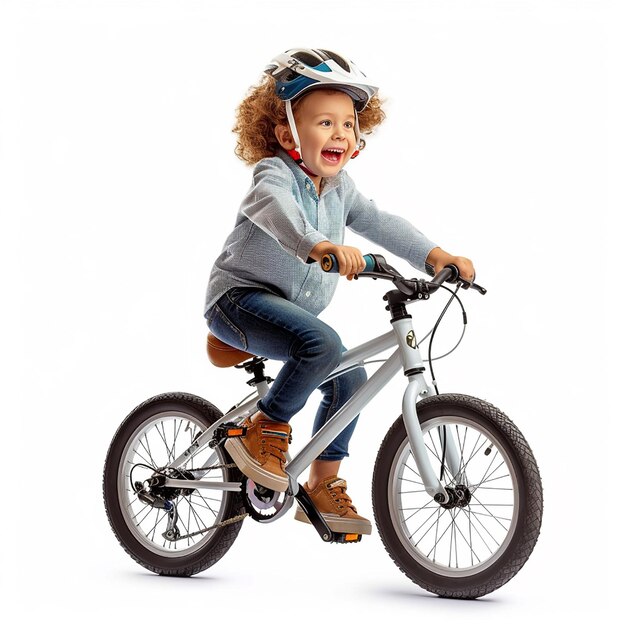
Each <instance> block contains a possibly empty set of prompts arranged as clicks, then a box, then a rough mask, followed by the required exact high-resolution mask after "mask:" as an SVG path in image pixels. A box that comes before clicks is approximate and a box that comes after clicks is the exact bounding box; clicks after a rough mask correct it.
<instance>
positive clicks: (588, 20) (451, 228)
mask: <svg viewBox="0 0 626 626" xmlns="http://www.w3.org/2000/svg"><path fill="white" fill-rule="evenodd" d="M618 4H619V3H617V2H615V3H611V2H591V1H588V2H582V1H571V2H566V1H551V0H544V1H528V2H524V1H522V0H519V1H509V0H502V1H499V2H497V1H495V0H493V1H488V0H479V1H473V2H472V1H463V2H419V1H415V0H414V1H412V2H401V1H391V0H386V1H385V2H384V3H383V2H382V1H380V0H376V1H368V0H361V1H360V2H352V1H345V2H326V1H322V0H317V1H316V2H310V3H302V2H291V1H290V2H279V1H277V0H272V1H270V0H259V1H258V2H251V1H245V2H244V1H231V2H228V3H226V2H224V3H216V2H208V1H207V2H199V1H197V2H187V1H179V2H149V1H147V0H146V1H143V2H139V1H136V2H122V1H116V2H113V1H112V2H104V1H100V2H98V1H95V0H84V1H78V0H76V1H74V2H70V1H67V2H27V1H23V2H7V1H2V2H0V90H1V91H2V96H1V97H0V207H1V209H2V229H1V233H2V255H3V256H2V279H3V281H2V282H3V285H4V289H3V294H2V297H3V307H2V312H3V324H2V332H3V337H2V346H3V349H2V357H3V362H4V366H5V367H4V375H3V381H4V385H3V387H4V389H3V396H4V400H5V402H4V410H3V411H2V435H1V437H2V442H3V443H6V444H7V445H5V446H3V453H4V457H5V463H4V464H3V465H4V475H5V476H6V477H7V478H8V479H9V480H7V481H6V482H5V485H6V487H5V489H3V498H2V501H3V507H2V512H1V514H0V517H1V518H2V527H3V530H2V549H1V551H0V553H1V554H2V557H1V559H2V565H1V567H0V577H1V589H2V591H1V592H0V593H2V594H3V595H5V594H6V597H7V598H8V599H9V604H10V605H11V604H14V605H15V606H16V607H18V609H19V610H20V612H21V613H20V614H21V616H22V617H21V618H20V619H21V621H22V622H23V623H32V622H33V621H34V620H35V619H36V618H41V619H47V618H50V617H51V618H52V620H53V623H59V622H61V621H63V622H64V623H82V620H83V619H85V618H88V617H95V616H98V617H101V618H102V619H107V620H108V619H111V618H115V619H119V620H120V623H140V622H139V620H141V619H145V620H150V621H152V620H154V619H166V620H168V621H173V622H174V623H176V622H177V621H178V620H179V619H184V620H189V619H193V620H197V621H199V622H201V623H211V622H212V623H215V622H216V620H217V619H218V612H220V615H222V616H224V615H226V617H222V618H221V619H236V618H235V616H237V617H238V618H242V619H246V618H248V619H254V620H257V621H259V620H262V621H263V622H267V623H269V621H270V620H272V621H274V620H280V621H282V620H285V621H287V620H289V621H292V620H299V621H300V620H303V621H304V622H305V623H312V622H313V621H314V620H320V621H321V620H324V621H325V622H328V621H331V620H332V621H338V622H339V621H341V622H343V621H344V620H345V619H346V618H348V619H350V620H351V621H352V620H354V621H355V622H363V621H364V620H366V619H368V618H371V619H372V620H380V619H386V620H389V619H390V618H391V619H394V620H395V619H398V620H399V621H400V622H404V623H408V622H407V620H409V619H411V620H419V622H420V623H425V622H426V621H427V620H429V619H431V618H435V619H437V618H444V619H445V618H447V617H459V618H462V619H463V621H464V622H465V623H469V624H474V623H476V624H478V623H480V624H487V623H496V622H500V621H504V620H505V621H506V622H507V623H511V624H518V623H519V624H521V623H527V621H528V620H529V619H536V618H538V617H540V616H546V617H557V616H558V617H563V618H570V619H572V620H573V619H574V618H575V617H580V618H583V619H589V618H596V619H597V618H598V617H600V618H602V616H606V615H608V614H609V612H610V611H611V610H612V609H613V608H615V606H616V605H617V600H616V596H614V595H611V594H610V593H608V592H609V591H610V590H611V589H613V586H614V585H616V582H617V581H616V579H615V578H614V577H613V574H612V573H611V570H612V565H613V563H619V562H620V556H619V552H620V551H623V549H622V546H621V543H622V542H623V538H622V535H621V533H620V532H619V531H618V529H617V523H616V522H614V521H613V520H614V519H615V515H614V512H615V505H616V503H617V502H618V501H619V492H620V490H621V483H622V478H621V474H618V473H617V465H616V464H617V462H618V459H619V453H618V452H617V450H618V449H617V447H616V446H615V447H614V444H617V442H619V440H620V438H621V436H622V435H623V427H622V426H621V423H620V422H621V420H622V419H623V409H622V408H621V406H620V405H619V404H617V402H616V401H615V402H614V401H613V399H612V396H614V397H615V398H617V393H615V392H618V391H619V385H620V384H621V381H620V380H619V376H618V375H613V376H612V375H611V371H612V372H614V374H615V372H616V370H610V369H609V365H608V362H609V360H610V358H611V356H612V355H613V354H614V353H615V352H616V350H617V348H616V345H615V340H616V336H617V334H618V328H619V327H618V326H615V325H614V324H615V322H616V321H617V319H618V315H619V312H618V313H615V314H614V315H610V314H609V313H608V311H609V309H614V310H617V309H616V306H617V304H618V303H619V302H620V300H621V295H620V292H619V285H620V280H619V277H620V273H621V267H620V266H619V264H612V263H611V256H610V255H611V251H612V250H613V249H614V246H615V245H616V244H617V242H618V241H619V233H618V231H617V227H616V224H611V219H610V216H611V215H614V214H615V212H616V210H617V209H618V208H623V202H621V201H620V198H618V194H619V192H620V189H619V185H620V182H621V183H623V171H624V158H623V154H624V148H623V143H621V139H623V138H624V122H623V110H625V104H626V103H625V102H624V92H623V81H624V69H623V61H624V48H623V46H622V45H621V43H620V42H618V38H623V32H624V21H623V19H622V18H623V15H622V14H621V12H620V11H619V10H618V9H619V7H618ZM383 5H384V6H383ZM297 46H309V47H322V48H323V47H327V48H329V49H334V50H338V51H340V52H344V53H345V54H347V55H348V56H350V57H351V58H352V59H353V60H355V61H356V62H357V64H358V65H359V66H360V67H361V68H362V69H363V70H364V71H365V72H366V73H367V74H368V75H369V76H370V77H371V78H372V79H375V80H376V81H377V83H378V84H379V85H380V88H381V91H380V93H381V95H382V96H383V97H385V98H386V99H387V105H386V110H387V112H388V119H387V121H386V122H385V123H384V125H383V126H382V127H381V128H380V130H379V131H378V132H377V133H376V134H375V135H374V136H372V137H371V138H370V140H369V142H368V147H367V149H366V150H365V151H364V152H363V154H362V156H360V157H359V158H358V159H357V160H356V161H353V162H351V163H350V164H349V166H348V167H349V172H350V174H351V175H352V177H353V178H354V179H355V181H356V183H357V185H358V186H359V188H360V189H361V190H362V191H363V193H365V194H366V195H369V196H370V197H372V198H375V199H376V201H377V203H378V205H379V206H380V207H381V208H382V209H385V210H388V211H392V212H395V213H398V214H400V215H403V216H405V217H407V218H408V219H410V220H411V221H412V222H413V223H415V224H416V225H417V226H418V227H419V228H420V229H422V230H423V231H424V232H425V233H427V234H428V235H429V236H430V237H431V238H432V239H434V240H435V241H437V242H439V243H440V244H441V245H442V247H444V248H445V249H447V250H449V251H451V252H453V253H456V254H462V255H465V256H468V257H470V258H472V259H473V261H474V263H475V266H476V268H477V273H478V282H480V283H481V284H484V285H485V286H486V287H487V288H488V289H489V294H488V295H487V296H486V297H484V298H482V297H480V296H478V294H475V293H469V294H466V296H465V298H464V301H465V304H466V307H467V309H468V315H469V321H470V324H469V327H468V331H467V334H466V340H465V341H464V343H463V344H462V345H461V348H460V349H459V350H458V351H457V352H456V353H455V354H454V355H453V357H450V358H449V359H447V360H446V361H442V362H440V364H439V365H438V366H437V369H436V372H437V377H438V379H439V382H440V388H441V390H442V391H459V392H464V393H471V394H474V395H477V396H479V397H481V398H486V399H488V400H490V401H491V402H493V403H494V404H496V405H497V406H500V407H501V408H502V409H503V410H504V411H505V412H506V413H507V414H509V415H510V417H512V419H513V420H514V421H515V422H516V424H517V425H518V426H519V427H520V428H521V430H522V431H523V432H524V433H525V435H526V437H527V439H528V441H529V442H530V444H531V446H532V448H533V450H534V453H535V456H536V458H537V459H538V462H539V465H540V468H541V471H542V477H543V481H544V489H545V517H544V525H543V530H542V535H541V537H540V540H539V543H538V545H537V547H536V549H535V552H534V553H533V555H532V557H531V559H530V560H529V562H528V563H527V565H526V566H525V567H524V569H523V570H522V571H521V572H520V574H519V575H518V576H517V577H516V578H514V579H513V580H512V581H511V582H510V583H509V584H508V585H506V586H505V587H504V588H502V589H501V590H499V591H497V592H495V593H493V594H491V595H490V596H488V597H486V598H485V599H483V600H481V601H478V602H453V601H446V600H441V599H437V598H435V597H433V596H431V595H430V594H428V593H426V592H424V591H422V590H420V589H419V588H418V587H416V586H414V585H413V584H412V583H411V582H410V581H409V580H408V579H407V578H405V577H404V575H403V574H402V573H401V572H400V571H399V570H397V569H396V567H395V565H394V564H393V563H392V562H391V560H390V559H389V558H388V556H387V555H386V553H385V551H384V548H383V547H382V544H381V542H380V540H379V538H378V535H377V534H374V535H372V536H371V537H369V538H365V540H364V541H363V542H362V543H360V544H359V545H358V546H350V547H348V546H328V545H324V544H323V543H322V542H321V540H320V539H319V538H318V537H317V536H316V534H315V533H314V532H313V531H312V529H311V527H309V526H305V525H303V524H298V523H296V522H294V521H293V520H292V519H291V518H290V516H289V518H285V519H283V520H280V521H279V522H277V523H276V524H272V525H269V526H260V525H257V524H254V523H253V522H252V521H247V522H246V523H245V524H244V527H243V529H242V532H241V534H240V536H239V539H238V540H237V542H236V543H235V544H234V546H233V547H232V549H231V550H230V551H229V552H228V553H227V555H226V556H225V557H224V558H223V559H222V560H221V561H220V562H219V563H218V564H216V565H215V566H214V567H213V568H211V569H210V570H207V571H206V572H204V573H203V574H201V575H198V576H196V577H194V578H193V579H185V580H176V579H166V578H160V577H157V576H154V575H152V574H150V573H148V572H147V571H144V570H143V569H142V568H140V567H139V566H138V565H137V564H135V563H134V561H132V560H131V559H130V558H129V557H128V556H127V555H126V554H125V553H124V552H123V550H122V549H121V548H120V547H119V545H118V544H117V542H116V540H115V538H114V536H113V534H112V532H111V531H110V529H109V526H108V523H107V520H106V516H105V512H104V508H103V505H102V497H101V472H102V466H103V463H104V457H105V454H106V451H107V447H108V444H109V441H110V439H111V437H112V436H113V434H114V432H115V430H116V428H117V425H118V424H119V422H120V421H121V420H122V419H123V417H124V416H125V415H126V414H127V413H128V412H129V411H130V410H131V409H132V408H133V407H134V406H135V405H137V404H138V403H140V402H141V401H142V400H143V399H144V398H146V397H149V396H151V395H155V394H157V393H160V392H164V391H172V390H181V391H188V392H192V393H196V394H198V395H201V396H203V397H206V398H208V399H209V400H211V401H212V402H213V403H215V404H216V405H217V406H218V407H220V408H221V409H222V410H225V409H226V408H228V407H229V406H230V405H231V404H232V403H233V401H234V400H235V399H237V398H238V397H240V396H241V395H243V393H245V392H246V389H247V388H246V387H245V385H244V384H243V379H244V377H243V376H242V375H241V374H240V373H238V372H235V371H231V370H229V371H218V370H216V369H215V368H212V367H211V366H210V365H209V363H208V361H207V360H206V356H205V353H204V341H205V334H206V327H205V325H204V320H203V317H202V313H203V301H204V290H205V286H206V281H207V278H208V274H209V270H210V267H211V264H212V262H213V259H214V258H215V257H216V255H217V254H218V252H219V251H220V250H221V244H222V242H223V240H224V238H225V237H226V235H227V234H228V232H229V229H230V228H231V226H232V224H233V220H234V217H235V213H236V210H237V207H238V205H239V202H240V200H241V198H242V196H243V194H244V193H245V191H246V189H247V187H248V184H249V178H250V170H249V168H247V167H246V166H245V165H244V164H243V163H241V162H240V161H239V160H238V159H237V158H236V157H235V155H234V153H233V149H234V141H235V137H234V135H233V134H232V133H231V132H230V129H231V127H232V124H233V119H234V109H235V107H236V106H237V104H238V103H239V101H240V100H241V98H242V97H243V96H244V94H245V92H246V89H247V88H248V86H250V85H252V84H253V83H255V82H256V81H257V79H258V78H260V76H261V71H262V69H263V67H264V65H265V64H266V62H267V61H269V60H270V59H271V58H272V57H273V56H274V55H275V54H276V53H278V52H281V51H283V50H286V49H288V48H291V47H297ZM618 177H621V179H622V180H621V181H620V180H619V179H618ZM613 235H615V238H613V237H612V236H613ZM349 241H351V242H352V243H353V244H354V245H359V246H361V248H362V249H363V251H364V252H370V251H371V252H380V251H379V250H376V249H372V247H371V245H370V244H368V243H367V242H364V241H362V240H358V239H357V238H356V237H351V238H350V239H349ZM616 256H617V255H616ZM389 258H391V259H392V260H393V261H394V264H395V263H396V261H397V266H398V267H399V268H400V269H402V270H403V271H407V272H408V273H412V272H413V271H412V270H411V268H410V266H408V265H407V264H406V263H404V262H402V261H398V260H397V259H393V258H392V257H389ZM616 279H617V280H616ZM384 287H385V285H381V284H380V283H373V282H369V281H365V280H362V281H357V282H353V283H347V282H342V284H341V285H340V289H339V290H338V293H337V296H336V298H335V300H334V301H333V303H332V305H331V306H330V308H329V309H327V310H326V311H325V312H324V313H323V319H325V320H327V321H329V322H330V323H331V324H332V325H333V326H334V327H335V328H336V329H337V330H338V331H339V333H340V334H341V335H342V337H343V339H344V342H345V343H346V344H347V345H354V344H355V343H357V342H359V341H361V340H363V339H365V338H369V337H371V336H373V335H375V334H380V333H382V332H385V331H386V330H387V328H388V325H387V324H388V322H387V318H386V314H385V312H384V310H383V309H382V306H381V304H382V303H381V300H380V297H381V296H382V294H383V293H384ZM441 302H442V300H439V301H438V302H431V303H429V305H428V307H424V309H423V312H422V315H423V316H424V317H420V318H419V320H418V317H419V315H420V313H419V312H418V311H416V310H414V313H415V314H416V316H417V317H416V322H417V325H418V328H424V329H427V328H428V322H429V321H430V320H432V319H433V318H434V316H435V315H436V313H437V304H438V303H441ZM450 319H451V321H450V322H448V323H447V324H446V326H445V330H443V331H442V335H441V337H442V338H441V344H440V346H441V348H442V349H443V348H445V347H446V346H447V345H449V344H450V343H451V342H452V341H454V339H455V337H456V336H457V335H456V334H457V333H458V331H459V327H458V319H459V316H458V313H457V312H456V311H453V312H452V314H451V316H450ZM275 371H276V368H274V369H273V372H272V373H275ZM401 390H402V380H397V381H394V383H393V384H392V385H391V386H390V387H389V388H388V389H386V390H385V392H384V393H383V394H382V395H381V396H380V397H379V398H377V399H376V400H375V401H374V402H373V403H372V404H371V405H370V406H369V407H368V409H367V410H366V411H365V412H364V413H363V415H362V417H361V422H360V424H359V427H358V429H357V432H356V434H355V436H354V438H353V443H352V447H351V457H350V458H349V459H348V460H347V461H346V462H345V463H344V466H343V467H342V474H343V476H344V477H345V478H347V480H348V481H349V485H350V493H351V495H352V496H353V499H354V501H355V503H356V504H357V506H358V507H359V512H360V513H362V514H365V515H368V516H371V500H370V485H371V469H372V466H373V461H374V458H375V455H376V452H377V448H378V445H379V443H380V441H381V440H382V438H383V436H384V433H385V432H386V430H387V428H388V427H389V425H390V424H391V422H392V421H393V420H394V419H395V418H396V417H397V415H398V414H399V412H400V395H399V394H400V393H401ZM313 410H314V403H313V402H312V403H310V404H309V405H308V406H307V408H306V409H305V410H304V411H303V414H302V415H299V416H297V417H296V418H295V419H294V421H293V422H292V424H293V425H294V426H295V429H296V431H295V439H294V449H297V448H298V447H299V445H301V444H302V443H304V441H305V440H306V435H307V433H308V431H309V429H310V425H311V422H312V412H313ZM7 448H9V449H8V450H7ZM7 453H8V457H7ZM4 607H6V604H4ZM346 614H347V615H346ZM228 615H230V616H231V617H228ZM603 621H604V620H603ZM368 623H370V622H369V620H368Z"/></svg>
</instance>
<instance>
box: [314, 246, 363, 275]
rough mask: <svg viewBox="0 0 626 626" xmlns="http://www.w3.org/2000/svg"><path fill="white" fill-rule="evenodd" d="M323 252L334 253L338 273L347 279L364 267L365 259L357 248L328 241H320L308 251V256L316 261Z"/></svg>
mask: <svg viewBox="0 0 626 626" xmlns="http://www.w3.org/2000/svg"><path fill="white" fill-rule="evenodd" d="M325 254H334V255H335V258H336V259H337V262H338V263H339V274H341V276H347V277H348V280H352V279H353V278H354V275H355V274H358V273H359V272H362V271H363V270H364V269H365V259H364V258H363V255H362V254H361V251H360V250H359V249H358V248H353V247H352V246H339V245H336V244H334V243H331V242H330V241H322V242H320V243H318V244H317V245H316V246H315V247H314V248H313V250H311V252H309V256H310V257H311V258H312V259H313V260H315V261H317V262H318V263H319V262H320V261H321V260H322V257H323V256H324V255H325Z"/></svg>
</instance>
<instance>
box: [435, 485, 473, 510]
mask: <svg viewBox="0 0 626 626" xmlns="http://www.w3.org/2000/svg"><path fill="white" fill-rule="evenodd" d="M446 492H447V493H448V498H449V499H448V501H447V502H445V503H442V504H441V507H442V508H444V509H455V508H459V509H462V508H465V507H466V506H468V505H469V503H470V502H471V500H472V494H471V492H470V490H469V489H468V488H467V487H466V486H465V485H456V487H446Z"/></svg>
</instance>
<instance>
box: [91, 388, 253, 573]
mask: <svg viewBox="0 0 626 626" xmlns="http://www.w3.org/2000/svg"><path fill="white" fill-rule="evenodd" d="M220 417H222V413H221V412H220V411H219V410H218V409H217V408H216V407H215V406H214V405H212V404H211V403H210V402H208V401H207V400H205V399H203V398H200V397H199V396H195V395H192V394H188V393H182V392H172V393H164V394H161V395H158V396H154V397H153V398H149V399H148V400H146V401H145V402H143V403H142V404H140V405H139V406H137V407H136V408H135V409H133V410H132V411H131V412H130V414H129V415H128V416H127V417H126V419H125V420H124V421H123V422H122V424H121V425H120V427H119V428H118V430H117V432H116V433H115V436H114V437H113V440H112V442H111V444H110V447H109V450H108V453H107V456H106V461H105V465H104V473H103V497H104V506H105V509H106V513H107V517H108V519H109V523H110V525H111V529H112V530H113V533H114V534H115V536H116V538H117V540H118V541H119V543H120V545H121V546H122V547H123V548H124V550H125V551H126V552H127V553H128V554H129V555H130V556H131V557H132V558H133V559H134V560H135V561H136V562H137V563H139V564H140V565H141V566H143V567H145V568H146V569H148V570H150V571H152V572H155V573H157V574H160V575H165V576H192V575H194V574H197V573H198V572H201V571H203V570H205V569H207V568H208V567H211V566H212V565H214V564H215V563H216V562H217V561H218V560H219V559H221V558H222V557H223V556H224V554H226V552H227V551H228V549H229V548H230V546H231V545H232V544H233V543H234V541H235V539H236V538H237V535H238V534H239V530H240V529H241V525H242V523H243V520H240V521H237V522H234V523H231V524H228V525H225V526H222V527H218V528H215V529H213V530H211V531H209V532H207V533H201V534H199V535H198V537H199V538H198V540H196V539H195V537H194V538H193V541H191V540H190V539H187V544H188V545H187V547H186V548H185V547H184V546H182V548H181V549H179V548H178V547H177V545H176V544H177V543H182V542H180V541H174V542H171V541H170V542H169V545H168V542H167V540H166V541H164V542H163V545H161V540H160V538H159V540H158V541H157V536H159V535H158V533H157V531H156V530H155V531H154V532H153V536H152V538H150V536H149V533H148V534H147V535H146V536H144V533H145V530H144V528H143V527H140V525H139V516H138V515H137V514H135V516H133V515H132V513H133V512H134V510H137V508H138V507H141V506H142V504H143V503H139V504H138V505H137V504H132V503H131V498H132V496H133V495H134V494H133V493H131V492H132V489H130V488H129V487H132V485H131V482H130V480H132V471H130V477H129V476H128V475H127V474H126V471H127V468H126V467H125V466H126V465H128V464H129V463H130V462H131V461H129V458H130V459H133V458H134V457H135V456H136V454H137V451H138V453H139V455H140V456H139V459H141V457H142V456H145V457H149V458H146V459H145V460H146V461H150V460H151V459H152V458H153V454H154V456H155V458H156V456H157V451H156V450H155V451H152V449H150V452H151V453H150V454H149V453H148V452H147V451H146V445H147V447H148V448H150V442H151V440H152V442H153V443H152V447H156V446H157V445H158V439H159V437H153V436H152V435H153V434H154V433H153V430H156V432H157V434H158V435H159V436H160V437H161V439H163V441H164V446H165V449H166V451H167V458H168V459H169V460H172V459H173V458H174V457H175V456H176V455H175V451H176V447H174V448H173V450H172V449H170V448H169V447H168V445H167V443H166V439H165V437H164V436H169V425H170V423H172V419H173V428H174V431H173V432H174V434H175V438H177V437H178V436H179V434H180V432H181V431H183V425H185V423H186V425H185V431H183V434H184V435H185V437H186V438H187V437H188V438H189V441H188V442H185V441H181V442H180V443H181V444H182V445H181V446H180V447H179V450H180V451H181V452H182V450H183V449H185V448H186V447H187V445H190V444H191V442H192V441H193V439H194V438H197V435H198V433H199V432H202V430H204V429H206V428H207V427H208V426H210V425H211V424H213V423H214V422H215V421H216V420H217V419H219V418H220ZM178 420H180V422H178ZM153 425H154V428H152V430H151V427H152V426H153ZM159 426H161V428H159ZM166 428H167V430H166ZM177 429H178V430H177ZM188 430H190V431H191V432H190V434H189V435H187V432H188ZM154 441H156V442H157V444H155V443H154ZM133 442H135V445H136V450H135V448H134V447H133V445H134V444H133ZM174 445H175V444H174ZM142 446H143V447H142ZM201 450H202V451H203V454H204V448H202V449H201ZM208 450H209V449H208V447H207V452H208ZM215 451H216V452H217V454H218V458H219V462H220V464H226V463H230V462H231V459H230V457H229V456H228V454H227V453H226V452H225V451H224V450H223V449H221V448H216V449H215ZM179 454H180V452H179ZM161 456H163V455H161ZM155 464H156V463H155ZM139 465H140V464H139ZM139 465H138V466H139ZM149 465H150V462H148V463H146V466H149ZM164 465H165V464H164ZM196 467H198V466H197V465H196ZM201 467H204V465H201ZM140 469H142V468H141V467H140ZM147 471H148V470H146V472H147ZM212 471H219V472H220V473H221V475H222V477H221V478H220V480H221V481H224V482H226V481H227V482H239V481H241V480H242V478H243V477H242V475H241V473H240V472H239V470H237V469H236V468H222V469H220V470H212ZM196 492H198V490H196ZM214 493H215V494H220V495H221V501H220V505H219V510H217V509H218V506H217V505H214V504H211V502H210V501H209V500H207V499H206V498H204V496H203V495H202V494H199V492H198V493H197V494H196V495H193V494H190V495H188V496H185V497H183V496H182V495H181V496H178V497H177V498H176V501H177V502H178V503H179V504H178V506H181V505H186V507H187V509H188V510H189V521H188V525H189V528H191V523H192V522H194V523H195V524H196V525H197V526H198V527H201V526H202V524H201V523H200V522H199V521H198V520H197V519H195V517H196V516H198V517H199V518H200V519H201V518H202V516H204V518H206V517H207V514H206V513H205V512H202V514H201V515H199V514H198V513H194V519H192V517H191V512H192V510H195V509H196V508H198V507H199V506H202V507H204V506H205V503H207V502H208V503H209V506H208V507H207V508H208V509H210V510H211V511H212V512H213V513H215V519H214V520H213V519H210V520H209V521H210V522H211V523H210V524H208V525H207V526H209V525H214V524H218V523H220V522H221V521H224V520H226V519H229V518H232V517H235V516H237V515H239V514H241V513H243V512H244V510H243V502H242V498H241V494H240V492H232V491H216V492H213V491H211V494H214ZM194 497H195V498H197V499H198V500H197V502H195V501H194V503H193V504H192V498H194ZM202 500H203V501H204V503H203V502H202ZM183 501H185V502H183ZM133 506H134V507H135V509H133ZM150 508H151V507H149V506H147V507H145V509H144V510H146V511H147V513H146V515H147V516H150V515H152V513H153V512H154V511H156V513H157V517H156V523H155V528H156V527H157V526H159V524H160V526H159V530H162V527H163V521H164V518H162V519H161V522H159V518H158V511H159V510H158V509H154V510H153V511H150ZM142 515H143V513H142ZM163 515H164V516H165V515H166V513H165V512H164V513H163ZM147 518H148V517H146V519H147ZM181 519H182V516H181ZM204 523H205V524H206V521H204ZM182 524H183V526H185V527H186V525H185V523H184V520H183V521H182ZM160 536H162V535H160ZM160 536H159V537H160Z"/></svg>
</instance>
